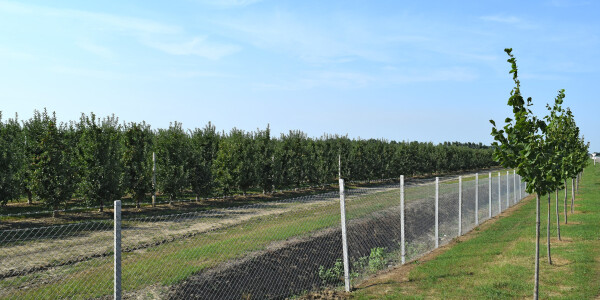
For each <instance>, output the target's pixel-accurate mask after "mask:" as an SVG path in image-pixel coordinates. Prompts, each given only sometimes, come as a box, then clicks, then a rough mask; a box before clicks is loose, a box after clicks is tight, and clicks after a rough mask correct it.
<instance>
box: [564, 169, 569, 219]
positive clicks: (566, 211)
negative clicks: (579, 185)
mask: <svg viewBox="0 0 600 300" xmlns="http://www.w3.org/2000/svg"><path fill="white" fill-rule="evenodd" d="M568 190H569V185H568V184H567V180H566V179H565V224H567V214H568V210H567V199H568V197H569V196H568Z"/></svg>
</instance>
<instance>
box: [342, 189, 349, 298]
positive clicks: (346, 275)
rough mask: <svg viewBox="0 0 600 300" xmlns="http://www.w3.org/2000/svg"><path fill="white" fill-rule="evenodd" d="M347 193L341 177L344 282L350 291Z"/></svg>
mask: <svg viewBox="0 0 600 300" xmlns="http://www.w3.org/2000/svg"><path fill="white" fill-rule="evenodd" d="M345 201H346V195H345V194H344V179H342V178H340V215H341V219H342V251H343V256H344V257H343V259H344V284H345V289H346V292H350V263H349V261H348V240H347V238H346V204H345Z"/></svg>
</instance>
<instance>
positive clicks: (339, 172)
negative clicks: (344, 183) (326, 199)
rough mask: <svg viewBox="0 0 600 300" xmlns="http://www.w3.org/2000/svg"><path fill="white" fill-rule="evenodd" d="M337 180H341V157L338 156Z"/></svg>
mask: <svg viewBox="0 0 600 300" xmlns="http://www.w3.org/2000/svg"><path fill="white" fill-rule="evenodd" d="M338 178H340V179H341V178H342V155H341V154H338Z"/></svg>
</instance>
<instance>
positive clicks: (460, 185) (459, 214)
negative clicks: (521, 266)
mask: <svg viewBox="0 0 600 300" xmlns="http://www.w3.org/2000/svg"><path fill="white" fill-rule="evenodd" d="M461 235H462V176H458V236H461Z"/></svg>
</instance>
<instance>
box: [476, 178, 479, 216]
mask: <svg viewBox="0 0 600 300" xmlns="http://www.w3.org/2000/svg"><path fill="white" fill-rule="evenodd" d="M475 225H479V173H475Z"/></svg>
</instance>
